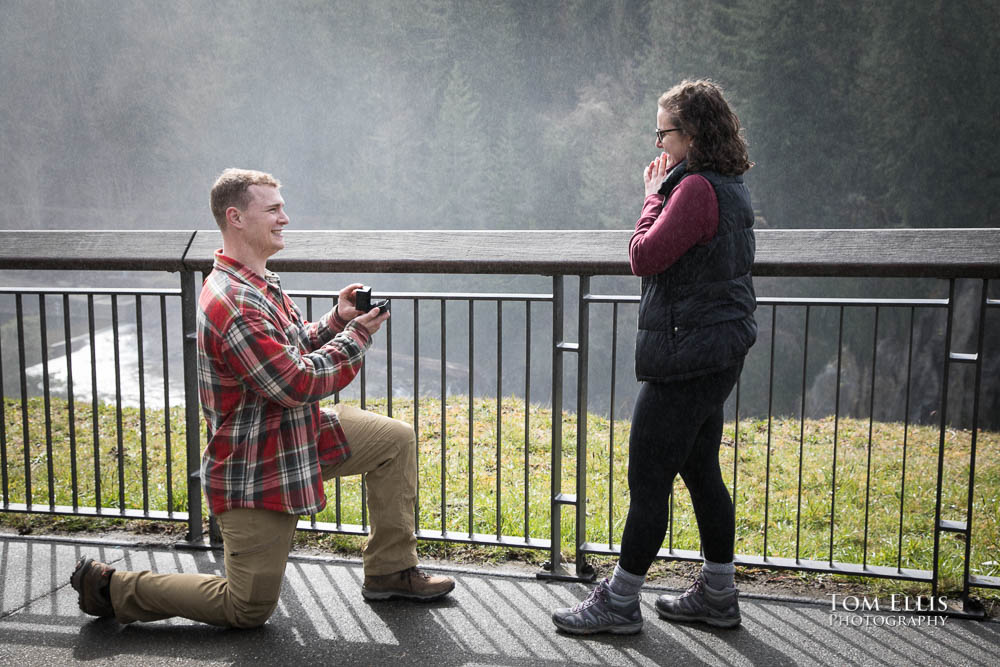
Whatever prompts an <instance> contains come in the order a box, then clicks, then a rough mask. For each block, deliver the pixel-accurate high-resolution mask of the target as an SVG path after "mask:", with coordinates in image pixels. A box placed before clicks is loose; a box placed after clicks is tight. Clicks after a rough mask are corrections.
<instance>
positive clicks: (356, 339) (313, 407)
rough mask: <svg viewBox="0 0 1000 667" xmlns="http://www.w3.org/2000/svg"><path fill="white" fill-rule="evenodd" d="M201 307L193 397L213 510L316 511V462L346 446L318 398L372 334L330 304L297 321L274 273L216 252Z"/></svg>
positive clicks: (319, 497)
mask: <svg viewBox="0 0 1000 667" xmlns="http://www.w3.org/2000/svg"><path fill="white" fill-rule="evenodd" d="M198 306H199V307H198V393H199V395H200V397H201V404H202V410H203V411H204V413H205V421H206V422H207V426H208V445H207V446H206V447H205V451H204V453H203V454H202V462H201V482H202V485H203V487H204V489H205V496H206V497H207V498H208V505H209V508H210V509H211V511H212V513H214V514H221V513H223V512H225V511H226V510H230V509H234V508H237V507H245V508H256V509H269V510H275V511H278V512H285V513H287V514H311V513H313V512H318V511H320V510H322V509H323V507H325V506H326V495H325V493H324V492H323V479H322V476H321V473H320V465H323V464H328V463H338V462H340V461H343V460H344V459H346V458H347V457H348V456H350V449H349V447H348V444H347V438H346V437H345V436H344V430H343V428H342V427H341V426H340V422H339V421H338V420H337V417H336V416H335V415H334V414H333V413H332V412H331V411H328V410H321V409H320V407H319V404H318V401H319V400H320V399H321V398H324V397H326V396H329V395H330V394H332V393H333V392H335V391H338V390H340V389H342V388H343V387H346V386H347V385H348V384H350V382H351V380H353V379H354V376H355V375H356V374H357V373H358V370H359V369H360V368H361V361H362V359H363V358H364V354H365V351H366V350H367V349H368V347H369V346H370V345H371V336H370V335H369V334H368V332H367V330H365V328H364V327H362V326H360V325H357V324H354V323H353V322H343V321H342V320H341V319H340V318H339V316H338V315H337V313H336V308H334V309H333V310H331V311H330V312H329V313H327V314H326V315H324V316H323V317H322V318H320V320H319V321H318V322H315V323H310V322H306V321H304V320H303V319H302V315H301V313H300V312H299V309H298V307H297V306H296V305H295V303H294V302H293V301H292V300H291V299H290V298H289V297H288V296H287V295H285V293H284V292H282V291H281V284H280V282H279V280H278V276H277V274H274V273H272V272H270V271H268V272H267V275H266V276H264V277H261V276H259V275H257V274H256V273H255V272H253V271H252V270H250V269H249V268H247V267H246V266H244V265H242V264H240V263H239V262H237V261H235V260H233V259H231V258H229V257H226V256H225V255H223V254H222V251H221V250H220V251H217V252H216V253H215V267H214V270H213V271H212V273H211V274H209V276H208V278H207V279H206V280H205V284H204V286H203V287H202V291H201V297H200V299H199V303H198Z"/></svg>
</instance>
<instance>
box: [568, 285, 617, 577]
mask: <svg viewBox="0 0 1000 667" xmlns="http://www.w3.org/2000/svg"><path fill="white" fill-rule="evenodd" d="M589 297H590V276H580V293H579V297H578V301H579V303H578V306H577V337H576V341H577V345H578V346H579V347H578V349H577V357H576V574H577V576H578V577H580V578H584V579H592V578H593V577H594V568H593V567H591V566H590V565H589V564H588V563H587V559H586V555H585V553H584V545H585V544H586V543H587V376H588V373H589V366H588V362H589V354H588V352H589V349H590V302H589V301H588V299H589ZM612 428H613V425H612Z"/></svg>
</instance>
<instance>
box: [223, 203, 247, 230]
mask: <svg viewBox="0 0 1000 667" xmlns="http://www.w3.org/2000/svg"><path fill="white" fill-rule="evenodd" d="M226 222H227V223H228V224H229V225H231V226H232V227H237V228H239V229H242V228H243V218H242V214H241V213H240V209H238V208H236V207H235V206H230V207H229V208H227V209H226Z"/></svg>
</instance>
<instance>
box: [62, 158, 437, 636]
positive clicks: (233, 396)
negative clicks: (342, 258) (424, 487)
mask: <svg viewBox="0 0 1000 667" xmlns="http://www.w3.org/2000/svg"><path fill="white" fill-rule="evenodd" d="M280 187H281V185H280V183H279V182H278V181H277V180H276V179H275V178H274V177H272V176H271V175H270V174H266V173H263V172H259V171H249V170H243V169H227V170H226V171H224V172H223V173H222V175H221V176H220V177H219V179H218V180H217V181H216V183H215V185H214V187H213V188H212V194H211V204H212V213H213V215H214V216H215V220H216V222H217V223H218V225H219V227H220V228H221V230H222V246H223V247H222V249H221V250H219V251H217V252H216V254H215V266H214V268H213V270H212V273H211V274H210V275H209V276H208V278H207V279H206V280H205V284H204V286H203V288H202V291H201V297H200V299H199V304H198V362H199V363H198V389H199V394H200V398H201V403H202V407H203V410H204V413H205V420H206V422H207V428H208V446H207V447H206V448H205V451H204V454H203V456H202V470H201V472H202V484H203V486H204V488H205V495H206V497H207V499H208V504H209V507H210V509H211V511H212V513H213V514H214V515H215V516H216V517H217V519H218V522H219V526H220V528H221V530H222V539H223V542H224V548H225V564H226V576H225V577H217V576H213V575H206V574H154V573H152V572H125V571H121V570H115V569H113V568H112V567H110V566H109V565H107V564H105V563H100V562H97V561H94V560H92V559H89V558H83V559H81V560H80V561H79V563H77V566H76V570H74V572H73V574H72V577H71V583H72V585H73V588H74V589H76V591H77V592H78V593H79V604H80V608H81V609H82V610H83V611H85V612H86V613H88V614H92V615H94V616H114V617H115V618H117V619H118V621H120V622H122V623H131V622H133V621H155V620H159V619H164V618H169V617H172V616H182V617H184V618H189V619H193V620H196V621H201V622H204V623H210V624H212V625H219V626H228V627H255V626H259V625H262V624H263V623H264V622H265V621H266V620H267V619H268V618H269V617H270V616H271V613H272V612H273V611H274V609H275V607H276V606H277V604H278V594H279V592H280V590H281V581H282V578H283V576H284V572H285V563H286V562H287V560H288V552H289V550H290V549H291V544H292V538H293V536H294V533H295V526H296V523H297V522H298V518H299V515H305V514H313V513H316V512H319V511H321V510H322V509H323V508H324V507H325V505H326V496H325V494H324V491H323V482H324V480H327V479H330V478H332V477H339V476H342V475H357V474H361V473H367V475H366V478H365V480H366V481H365V483H366V489H367V497H368V510H369V513H370V516H371V535H370V536H369V539H368V542H367V544H366V545H365V548H364V554H363V555H364V570H365V580H364V585H363V586H362V589H361V593H362V595H363V596H364V597H365V598H367V599H369V600H385V599H390V598H408V599H415V600H434V599H437V598H440V597H442V596H444V595H447V594H448V593H449V592H450V591H451V590H452V589H453V588H454V587H455V582H454V581H453V580H452V579H450V578H449V577H442V576H431V575H428V574H426V573H424V572H422V571H421V570H420V569H418V568H417V551H416V536H415V535H414V502H415V497H416V475H417V473H416V443H415V436H414V433H413V429H412V428H411V427H410V425H408V424H405V423H403V422H401V421H398V420H395V419H391V418H389V417H385V416H382V415H377V414H374V413H371V412H366V411H364V410H359V409H357V408H354V407H350V406H346V405H342V404H338V405H336V406H334V407H333V408H332V409H327V408H320V406H319V401H320V399H322V398H325V397H327V396H329V395H331V394H333V393H334V392H336V391H339V390H341V389H343V388H344V387H346V386H347V385H348V384H350V382H351V381H352V380H353V379H354V376H355V375H356V374H357V372H358V370H359V369H360V368H361V362H362V359H363V358H364V355H365V351H366V350H367V349H368V348H369V347H370V346H371V343H372V336H373V335H374V334H375V332H377V331H378V329H379V327H380V326H381V325H382V323H383V322H385V320H386V319H388V318H389V312H388V311H387V310H386V311H385V312H380V310H379V309H378V308H373V309H372V310H371V311H369V312H363V311H360V310H358V309H356V308H355V298H354V293H355V291H356V290H357V289H358V288H359V287H361V285H360V284H352V285H348V286H347V287H345V288H344V289H342V290H341V291H340V294H339V299H338V301H337V305H336V306H334V308H333V309H332V310H331V311H330V312H329V313H327V314H326V315H324V316H323V317H321V318H320V319H319V321H318V322H306V321H305V320H303V319H302V316H301V313H300V312H299V309H298V308H297V307H296V305H295V304H294V303H293V302H292V300H291V299H290V298H289V297H288V296H287V295H286V294H285V293H284V292H283V291H282V289H281V283H280V281H279V279H278V276H277V275H276V274H275V273H272V272H270V271H268V270H267V268H266V263H267V259H268V258H269V257H270V256H271V255H273V254H274V253H276V252H278V251H279V250H281V249H282V248H284V246H285V242H284V239H283V237H282V232H283V230H284V228H285V226H286V225H287V224H288V222H289V220H288V216H287V215H286V214H285V210H284V204H285V202H284V199H282V197H281V194H280V192H279V188H280Z"/></svg>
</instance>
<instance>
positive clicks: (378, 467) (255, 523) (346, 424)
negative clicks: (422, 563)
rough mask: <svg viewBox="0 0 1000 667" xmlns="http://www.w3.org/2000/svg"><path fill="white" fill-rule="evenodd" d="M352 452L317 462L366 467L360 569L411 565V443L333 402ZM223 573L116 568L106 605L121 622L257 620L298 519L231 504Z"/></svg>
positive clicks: (403, 427)
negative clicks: (367, 520) (366, 525)
mask: <svg viewBox="0 0 1000 667" xmlns="http://www.w3.org/2000/svg"><path fill="white" fill-rule="evenodd" d="M333 409H334V412H336V413H337V416H338V418H339V419H340V423H341V426H343V428H344V433H345V434H346V435H347V442H348V443H349V444H350V447H351V456H350V457H349V458H348V459H347V460H346V461H344V462H343V463H340V464H338V465H331V466H324V467H323V469H322V474H323V479H324V480H327V479H331V478H333V477H342V476H346V475H356V474H361V473H367V474H366V477H365V488H366V491H367V496H368V511H369V515H370V517H371V526H370V532H371V534H370V536H369V539H368V543H367V544H366V545H365V548H364V568H365V574H366V575H380V574H390V573H392V572H398V571H399V570H405V569H407V568H410V567H413V566H415V565H416V564H417V538H416V536H415V535H414V532H413V530H414V516H413V512H414V502H415V499H416V484H417V470H416V441H415V438H414V434H413V428H412V427H411V426H410V425H408V424H406V423H404V422H401V421H398V420H395V419H390V418H388V417H385V416H382V415H377V414H374V413H371V412H366V411H364V410H359V409H357V408H354V407H350V406H345V405H337V406H334V408H333ZM217 519H218V522H219V527H220V528H221V530H222V539H223V543H224V549H225V563H226V576H225V577H217V576H214V575H208V574H154V573H152V572H125V571H116V572H115V573H114V575H113V576H112V577H111V604H112V606H113V607H114V610H115V616H116V617H117V619H118V621H119V622H121V623H131V622H133V621H156V620H160V619H164V618H170V617H172V616H182V617H184V618H189V619H192V620H195V621H200V622H203V623H210V624H212V625H220V626H228V627H239V628H249V627H256V626H259V625H262V624H263V623H264V622H265V621H266V620H267V619H268V618H269V617H270V616H271V613H272V612H273V611H274V609H275V607H276V606H277V604H278V594H279V593H280V591H281V581H282V578H283V577H284V573H285V563H286V562H287V561H288V552H289V549H290V548H291V544H292V538H293V537H294V534H295V525H296V523H297V522H298V517H297V516H294V515H291V514H282V513H281V512H272V511H270V510H256V509H234V510H230V511H228V512H224V513H223V514H220V515H219V516H218V517H217Z"/></svg>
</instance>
